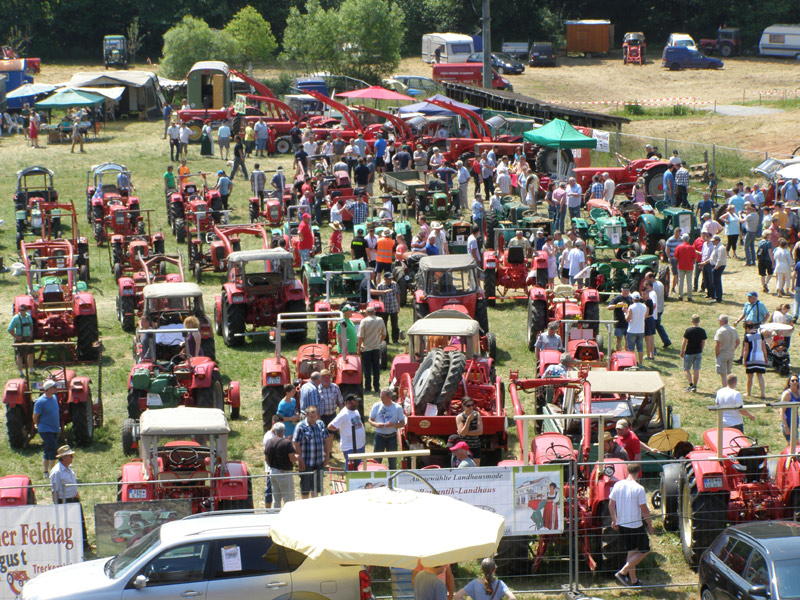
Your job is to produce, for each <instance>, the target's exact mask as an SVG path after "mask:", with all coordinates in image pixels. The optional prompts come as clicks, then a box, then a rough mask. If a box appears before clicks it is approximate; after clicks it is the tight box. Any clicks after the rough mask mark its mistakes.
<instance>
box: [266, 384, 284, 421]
mask: <svg viewBox="0 0 800 600" xmlns="http://www.w3.org/2000/svg"><path fill="white" fill-rule="evenodd" d="M281 387H282V386H281ZM282 399H283V392H282V390H281V388H277V387H267V386H264V387H263V388H261V422H262V424H263V427H264V431H269V430H270V429H271V428H272V417H273V416H274V415H275V413H277V412H278V403H280V401H281V400H282Z"/></svg>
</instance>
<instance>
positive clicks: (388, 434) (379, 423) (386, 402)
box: [369, 388, 406, 471]
mask: <svg viewBox="0 0 800 600" xmlns="http://www.w3.org/2000/svg"><path fill="white" fill-rule="evenodd" d="M405 423H406V416H405V413H403V407H402V406H400V404H398V403H396V402H394V400H393V399H392V392H391V390H389V389H388V388H385V389H383V390H381V399H380V402H376V403H375V404H373V406H372V409H371V410H370V412H369V424H370V425H372V426H373V427H374V428H375V442H374V447H373V448H372V451H373V452H396V451H397V430H398V429H400V428H401V427H403V426H404V425H405ZM381 462H382V461H381ZM396 468H397V459H396V458H390V459H389V470H391V471H394V470H395V469H396Z"/></svg>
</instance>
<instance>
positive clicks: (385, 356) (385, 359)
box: [380, 342, 389, 371]
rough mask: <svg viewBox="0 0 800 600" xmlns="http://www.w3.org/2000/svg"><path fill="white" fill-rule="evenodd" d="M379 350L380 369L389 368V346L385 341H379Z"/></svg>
mask: <svg viewBox="0 0 800 600" xmlns="http://www.w3.org/2000/svg"><path fill="white" fill-rule="evenodd" d="M380 351H381V371H385V370H386V369H387V368H389V346H388V345H387V344H386V342H381V345H380Z"/></svg>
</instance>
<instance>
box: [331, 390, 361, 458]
mask: <svg viewBox="0 0 800 600" xmlns="http://www.w3.org/2000/svg"><path fill="white" fill-rule="evenodd" d="M359 400H360V398H359V397H358V396H356V395H355V394H348V395H347V398H345V399H344V408H342V410H340V411H339V414H337V415H336V416H335V417H334V419H333V421H331V422H330V424H329V425H328V431H333V432H336V431H338V432H339V447H340V448H341V450H342V454H344V470H345V471H349V470H350V467H349V466H348V464H349V457H350V455H351V454H363V453H364V450H365V448H366V445H367V435H366V430H365V429H364V423H363V422H362V421H361V415H360V414H359V412H358V403H359ZM360 464H361V461H360V460H357V461H355V462H354V465H353V467H354V468H356V469H357V468H358V465H360Z"/></svg>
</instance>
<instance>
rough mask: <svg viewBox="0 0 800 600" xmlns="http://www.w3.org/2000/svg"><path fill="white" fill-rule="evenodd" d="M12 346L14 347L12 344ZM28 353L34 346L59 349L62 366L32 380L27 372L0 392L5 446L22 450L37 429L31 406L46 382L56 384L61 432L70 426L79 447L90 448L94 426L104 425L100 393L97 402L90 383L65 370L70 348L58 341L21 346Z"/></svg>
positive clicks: (82, 377) (88, 379) (98, 375)
mask: <svg viewBox="0 0 800 600" xmlns="http://www.w3.org/2000/svg"><path fill="white" fill-rule="evenodd" d="M15 346H17V345H16V344H15ZM19 346H20V347H23V346H24V347H26V348H28V349H29V350H35V349H37V347H47V348H48V349H61V350H62V363H61V365H60V366H58V367H55V366H53V367H50V368H46V369H44V370H43V371H42V373H41V378H39V377H38V376H37V378H36V379H34V378H32V377H31V375H32V373H30V372H29V371H28V370H27V369H26V371H25V376H24V377H15V378H14V379H9V380H8V381H7V382H6V385H5V388H4V389H3V404H5V405H6V427H7V428H8V445H9V446H11V447H12V448H14V449H15V450H21V449H22V448H24V447H25V446H27V445H28V442H30V440H31V439H33V436H34V435H36V429H35V428H34V426H33V405H34V402H36V399H37V398H38V397H39V396H41V395H42V393H43V392H42V383H43V382H44V381H46V380H47V379H52V380H53V381H55V382H56V387H55V396H56V398H57V399H58V407H59V417H60V420H61V429H62V431H66V428H67V425H69V424H70V423H72V434H73V437H74V440H75V443H76V444H77V445H78V446H89V445H91V443H92V440H93V439H94V430H95V427H102V426H103V402H102V400H101V394H100V390H98V394H97V399H96V400H93V397H92V380H91V378H89V377H86V376H83V375H77V374H76V373H75V371H73V370H72V369H67V367H66V360H65V358H66V356H67V354H68V352H69V346H68V345H67V344H64V343H59V342H40V343H39V344H37V343H35V342H34V343H29V344H20V345H19ZM101 368H102V366H101V364H100V361H98V363H97V381H98V385H100V382H102V376H101V373H100V370H101Z"/></svg>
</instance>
